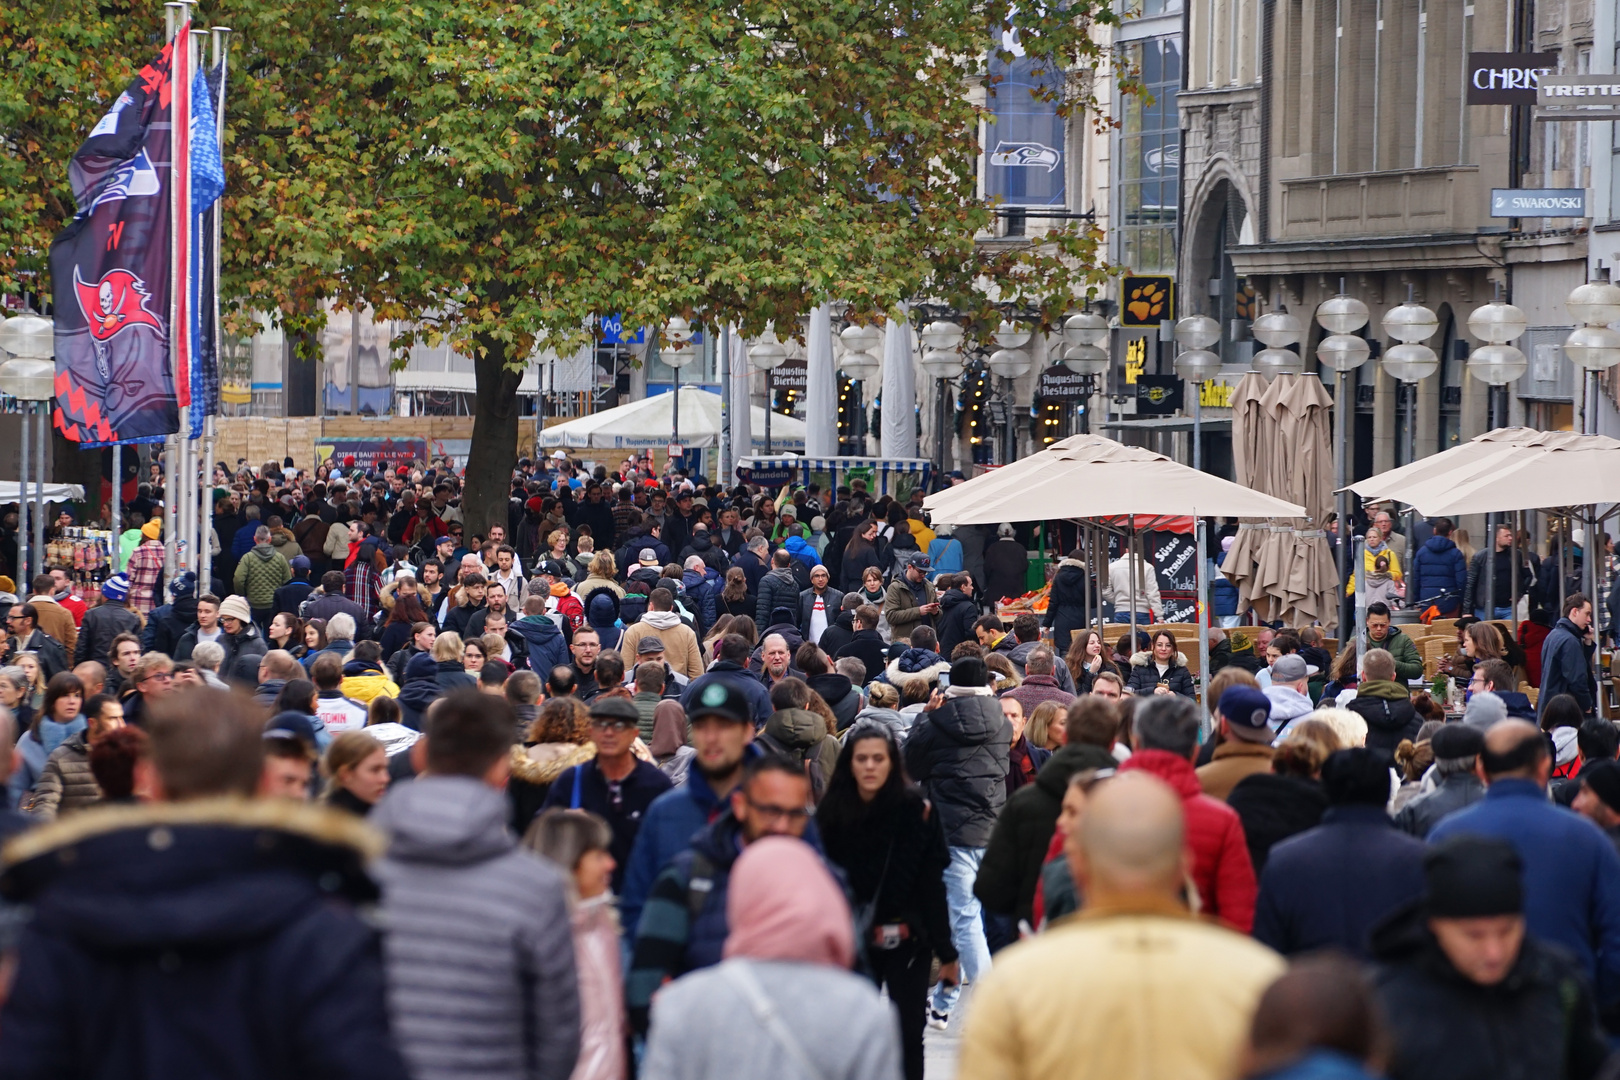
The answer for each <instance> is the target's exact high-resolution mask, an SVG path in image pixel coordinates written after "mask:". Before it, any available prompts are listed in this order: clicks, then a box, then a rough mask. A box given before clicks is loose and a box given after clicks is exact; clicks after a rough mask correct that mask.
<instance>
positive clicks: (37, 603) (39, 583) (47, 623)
mask: <svg viewBox="0 0 1620 1080" xmlns="http://www.w3.org/2000/svg"><path fill="white" fill-rule="evenodd" d="M28 603H30V604H33V605H34V610H35V611H36V612H37V613H38V614H39V628H40V629H41V630H43V631H45V633H46V634H47V635H49V636H50V637H53V638H55V639H56V640H57V641H58V642H59V643H60V644H61V646H62V651H63V652H64V653H66V654H67V655H68V656H72V655H73V649H74V646H76V645H77V644H78V643H79V628H78V626H77V625H76V624H75V623H74V622H73V613H72V612H70V611H69V610H68V609H67V608H65V607H63V606H62V605H61V604H58V603H57V602H56V581H55V580H54V579H53V578H52V577H51V575H49V574H40V575H39V576H38V577H36V578H35V579H34V595H33V596H30V597H29V598H28Z"/></svg>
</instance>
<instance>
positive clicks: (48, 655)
mask: <svg viewBox="0 0 1620 1080" xmlns="http://www.w3.org/2000/svg"><path fill="white" fill-rule="evenodd" d="M6 630H7V632H9V633H10V634H11V636H12V637H13V638H15V639H16V642H15V644H14V646H13V648H12V655H13V656H15V655H16V654H17V653H19V652H31V653H34V654H36V655H37V656H38V657H39V666H40V667H41V668H42V669H43V670H44V672H45V678H46V679H49V678H50V677H51V676H53V675H56V674H59V673H60V672H63V671H67V670H69V669H70V668H71V667H72V666H73V665H72V664H70V663H69V662H68V658H67V652H66V651H65V650H63V648H62V644H61V642H59V641H57V640H56V639H55V638H53V637H51V635H49V634H47V633H46V632H45V631H43V630H41V629H40V628H39V609H37V608H36V607H34V604H33V601H29V602H28V603H26V604H13V605H11V610H10V611H8V612H6Z"/></svg>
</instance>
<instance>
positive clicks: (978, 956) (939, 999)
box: [928, 847, 990, 1028]
mask: <svg viewBox="0 0 1620 1080" xmlns="http://www.w3.org/2000/svg"><path fill="white" fill-rule="evenodd" d="M950 850H951V865H950V866H948V867H946V869H945V906H946V908H947V909H948V910H949V912H950V916H951V944H953V945H955V946H956V951H957V953H958V954H959V956H960V958H961V961H962V981H963V982H973V981H974V980H976V979H978V978H979V977H980V976H981V975H983V974H984V973H985V972H987V971H989V970H990V945H989V943H988V942H987V941H986V940H985V937H984V920H983V917H982V915H983V913H982V912H981V911H980V909H979V900H978V897H976V896H974V895H973V879H974V878H976V877H978V876H979V864H980V863H981V862H983V861H984V848H982V847H979V848H970V847H953V848H951V849H950ZM961 994H962V988H961V987H960V986H957V985H954V984H949V983H943V982H941V983H936V984H935V986H934V993H933V997H932V999H931V1000H930V1001H929V1012H928V1022H929V1023H930V1024H932V1025H933V1026H934V1027H939V1028H942V1027H944V1026H945V1025H946V1023H947V1022H948V1021H949V1020H950V1016H951V1010H952V1009H953V1008H955V1007H956V999H957V998H958V997H960V996H961Z"/></svg>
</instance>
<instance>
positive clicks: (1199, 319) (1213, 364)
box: [1176, 315, 1221, 469]
mask: <svg viewBox="0 0 1620 1080" xmlns="http://www.w3.org/2000/svg"><path fill="white" fill-rule="evenodd" d="M1220 340H1221V324H1220V323H1218V322H1216V321H1215V320H1214V319H1212V318H1210V317H1209V316H1208V315H1189V316H1187V317H1186V318H1184V319H1182V320H1181V321H1180V322H1178V323H1176V342H1177V343H1178V344H1179V345H1180V346H1181V347H1182V351H1181V353H1180V354H1179V355H1178V356H1177V357H1176V374H1177V375H1180V376H1181V377H1182V378H1183V379H1185V380H1187V382H1188V383H1190V384H1191V385H1190V387H1189V389H1190V390H1191V391H1192V399H1193V452H1192V464H1193V468H1195V469H1202V468H1203V467H1204V439H1203V434H1204V429H1203V419H1204V402H1203V392H1202V391H1203V384H1204V383H1205V382H1206V381H1207V380H1209V379H1212V378H1214V377H1215V376H1216V375H1218V374H1219V373H1220V370H1221V358H1220V356H1218V355H1217V354H1215V353H1213V352H1211V351H1210V349H1209V347H1210V346H1211V345H1213V344H1215V343H1216V342H1217V341H1220Z"/></svg>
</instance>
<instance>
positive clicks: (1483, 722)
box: [1352, 690, 1508, 732]
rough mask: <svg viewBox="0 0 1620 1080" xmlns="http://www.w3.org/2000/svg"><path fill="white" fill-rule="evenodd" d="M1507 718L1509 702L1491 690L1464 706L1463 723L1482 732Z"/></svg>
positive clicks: (1476, 696)
mask: <svg viewBox="0 0 1620 1080" xmlns="http://www.w3.org/2000/svg"><path fill="white" fill-rule="evenodd" d="M1352 704H1354V703H1353V702H1352ZM1507 718H1508V714H1507V703H1506V702H1504V701H1503V700H1502V699H1501V698H1499V697H1497V696H1496V695H1495V694H1493V693H1491V692H1490V691H1489V690H1486V691H1483V692H1481V693H1478V694H1474V695H1473V696H1472V697H1470V698H1469V699H1468V704H1467V705H1466V706H1465V707H1464V708H1463V723H1465V724H1467V725H1468V726H1469V727H1474V728H1478V729H1479V730H1480V731H1482V732H1485V731H1489V730H1490V729H1491V728H1493V727H1495V726H1496V725H1497V724H1500V723H1501V722H1502V721H1503V720H1506V719H1507Z"/></svg>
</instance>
